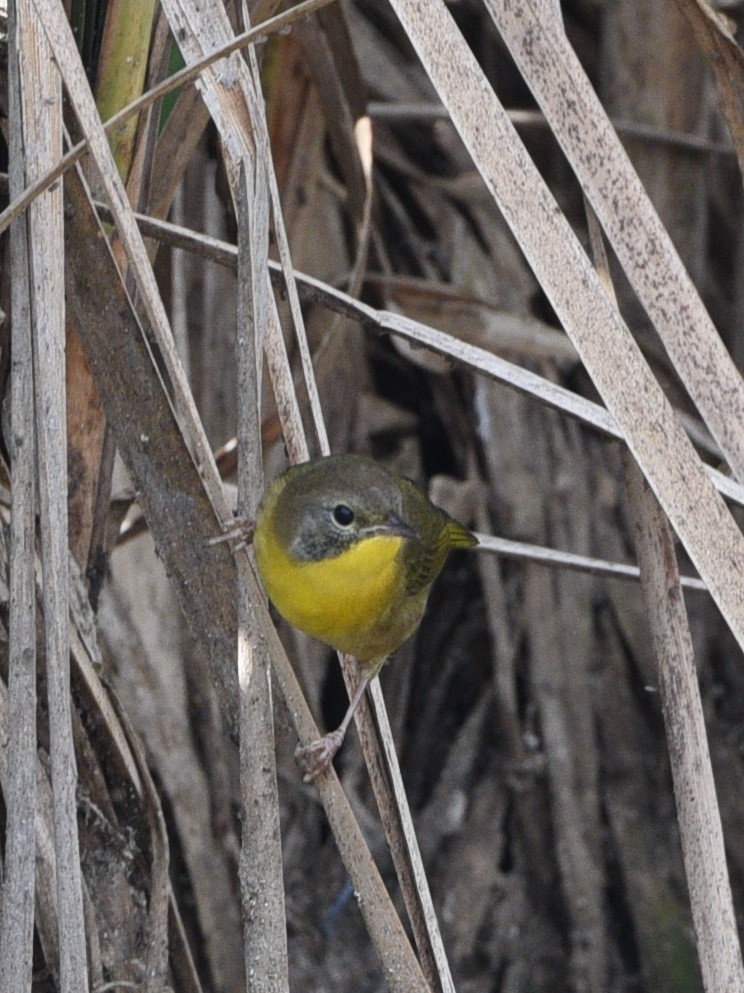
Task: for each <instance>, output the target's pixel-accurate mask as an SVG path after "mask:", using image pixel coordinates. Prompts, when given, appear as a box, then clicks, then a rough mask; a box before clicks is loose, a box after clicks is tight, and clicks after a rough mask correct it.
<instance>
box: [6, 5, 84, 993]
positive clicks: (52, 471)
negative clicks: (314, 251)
mask: <svg viewBox="0 0 744 993" xmlns="http://www.w3.org/2000/svg"><path fill="white" fill-rule="evenodd" d="M17 13H18V28H19V33H18V36H17V37H18V40H19V45H20V46H21V51H22V52H23V53H24V57H23V58H21V59H20V74H19V76H20V103H21V112H22V129H23V131H22V133H23V142H24V148H23V151H24V161H25V163H26V168H27V169H28V171H29V173H30V174H31V176H32V177H34V178H35V177H37V176H39V175H41V174H42V173H43V172H44V170H45V169H47V168H48V167H49V165H50V163H52V162H54V161H56V159H57V158H58V157H59V155H60V154H61V151H62V90H61V85H60V78H59V74H58V71H57V67H56V66H55V65H54V62H53V60H52V52H51V49H50V47H49V45H48V44H47V41H46V39H45V38H44V34H43V32H42V30H41V27H40V25H39V23H38V21H37V19H36V17H35V16H34V10H33V6H32V4H31V3H21V4H19V6H18V12H17ZM62 228H63V225H62V191H61V189H59V190H56V191H54V192H51V193H49V194H48V195H47V196H46V197H44V199H43V200H40V201H38V202H37V203H35V204H34V205H33V207H32V208H31V210H30V212H29V217H28V247H29V259H30V263H31V272H32V282H31V286H30V292H31V297H30V309H31V316H32V321H31V328H32V342H33V364H34V389H35V394H36V396H35V417H36V439H37V451H38V462H37V471H38V483H39V508H40V530H41V554H42V564H43V572H44V580H45V581H44V630H45V647H46V671H47V695H48V706H49V735H50V753H51V767H52V792H53V800H54V837H55V856H56V864H57V902H58V922H59V953H60V986H61V989H62V991H63V993H72V991H73V990H79V991H85V990H86V989H87V988H88V967H87V956H86V945H85V925H84V915H83V886H82V873H81V867H80V848H79V842H78V824H77V799H76V792H75V791H76V783H77V770H76V762H75V751H74V746H73V739H72V713H71V704H70V668H69V667H70V648H69V633H68V628H69V605H68V604H69V583H68V571H67V555H68V552H67V457H66V456H67V440H66V417H65V415H66V410H65V379H64V376H65V372H64V351H65V307H64V280H63V273H64V267H63V264H62V259H63V245H64V242H63V230H62Z"/></svg>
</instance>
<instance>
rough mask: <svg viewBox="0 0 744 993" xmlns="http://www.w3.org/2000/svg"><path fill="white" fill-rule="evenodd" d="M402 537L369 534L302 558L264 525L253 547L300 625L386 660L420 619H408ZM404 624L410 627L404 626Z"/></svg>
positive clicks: (363, 657) (266, 579) (273, 592)
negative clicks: (313, 558)
mask: <svg viewBox="0 0 744 993" xmlns="http://www.w3.org/2000/svg"><path fill="white" fill-rule="evenodd" d="M402 541H403V540H402V539H401V538H399V537H394V536H391V535H374V536H372V537H368V538H365V539H363V540H361V541H359V542H357V543H356V544H355V545H353V546H352V547H351V548H349V549H348V550H347V551H345V552H342V554H340V555H337V556H334V557H333V558H328V559H321V560H320V561H317V562H299V561H297V560H296V559H294V558H292V557H291V556H290V555H289V554H288V553H287V552H286V551H285V550H284V549H283V548H282V547H281V545H280V544H279V542H278V541H277V540H276V536H275V534H274V533H273V528H271V527H270V526H268V527H266V528H259V529H258V531H257V532H256V536H255V540H254V547H255V550H256V561H257V564H258V568H259V572H260V573H261V578H262V580H263V583H264V586H265V587H266V592H267V593H268V595H269V597H270V599H271V601H272V603H273V604H274V606H275V607H276V608H277V610H278V611H279V613H280V614H281V615H282V616H283V617H284V618H286V620H288V621H289V622H290V624H293V625H294V626H295V627H297V628H299V629H300V630H301V631H304V632H305V633H306V634H309V635H312V637H314V638H318V639H320V640H321V641H324V642H325V643H326V644H328V645H331V646H332V647H333V648H336V649H338V650H339V651H342V652H349V653H350V654H351V655H355V656H356V657H357V658H358V659H360V661H363V662H365V661H366V662H371V661H382V659H384V658H385V657H386V656H387V655H389V654H390V652H391V651H392V650H393V649H394V648H396V647H397V646H398V645H399V644H400V642H401V641H402V640H403V638H404V637H406V636H407V635H408V634H409V633H410V631H409V630H408V628H410V629H411V630H412V628H413V627H414V626H415V623H417V621H418V618H419V617H420V611H418V610H417V611H416V613H417V615H418V616H417V617H416V619H415V621H414V622H413V624H411V623H409V621H408V617H407V615H408V609H407V605H406V604H405V600H406V597H405V581H404V576H403V568H402V565H401V563H400V561H399V560H398V553H399V551H400V548H401V545H402ZM401 626H403V628H405V630H401Z"/></svg>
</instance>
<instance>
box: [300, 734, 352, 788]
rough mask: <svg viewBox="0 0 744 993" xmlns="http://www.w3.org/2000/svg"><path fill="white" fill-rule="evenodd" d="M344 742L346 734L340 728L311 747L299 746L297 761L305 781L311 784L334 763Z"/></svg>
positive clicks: (314, 742) (319, 739) (311, 744)
mask: <svg viewBox="0 0 744 993" xmlns="http://www.w3.org/2000/svg"><path fill="white" fill-rule="evenodd" d="M343 740H344V732H343V731H342V730H341V729H340V728H338V729H337V730H335V731H331V732H329V733H328V734H326V735H323V737H322V738H318V740H317V741H313V742H311V743H310V744H309V745H305V746H304V747H303V746H302V745H298V746H297V748H296V749H295V760H296V762H297V764H298V765H299V767H300V769H301V771H302V773H303V776H302V778H303V780H304V781H305V782H306V783H311V782H312V781H313V780H314V779H315V777H316V776H318V775H319V774H320V773H321V772H323V771H324V770H325V769H327V768H328V766H329V765H330V764H331V762H332V761H333V756H334V755H335V754H336V752H337V751H338V750H339V748H340V747H341V743H342V742H343Z"/></svg>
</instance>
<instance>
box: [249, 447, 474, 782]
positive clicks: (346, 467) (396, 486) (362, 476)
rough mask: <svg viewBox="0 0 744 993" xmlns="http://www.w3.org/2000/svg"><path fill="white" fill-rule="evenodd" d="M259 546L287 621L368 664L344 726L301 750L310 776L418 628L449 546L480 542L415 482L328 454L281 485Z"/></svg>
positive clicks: (261, 524) (261, 513)
mask: <svg viewBox="0 0 744 993" xmlns="http://www.w3.org/2000/svg"><path fill="white" fill-rule="evenodd" d="M253 543H254V547H255V551H256V563H257V565H258V571H259V573H260V576H261V579H262V581H263V584H264V586H265V587H266V592H267V593H268V595H269V598H270V599H271V601H272V603H273V604H274V606H275V607H276V609H277V610H278V611H279V613H280V614H281V615H282V617H284V618H285V619H286V620H288V621H289V622H290V624H293V625H294V626H295V627H296V628H299V629H300V631H304V632H305V633H306V634H309V635H312V637H314V638H318V639H319V640H320V641H323V642H325V643H326V644H327V645H330V646H331V647H332V648H335V649H337V650H338V651H341V652H347V653H349V654H350V655H353V656H355V657H356V659H357V660H358V662H359V665H360V668H361V674H362V678H361V680H360V682H359V685H358V687H357V690H356V692H355V694H354V697H353V699H352V700H351V702H350V704H349V708H348V710H347V711H346V714H345V716H344V719H343V721H342V722H341V724H340V726H339V727H338V728H337V729H336V730H335V731H332V732H331V733H330V734H327V735H325V736H324V737H323V738H320V739H319V740H318V741H315V742H313V743H312V744H311V745H309V746H307V747H306V748H298V750H297V753H296V754H297V758H298V760H299V762H300V764H301V766H302V768H303V771H304V772H305V779H306V780H310V779H313V778H314V777H315V776H316V775H318V773H320V772H321V771H322V770H323V769H325V768H327V766H328V765H329V764H330V762H331V761H332V759H333V756H334V755H335V754H336V752H337V751H338V749H339V748H340V747H341V743H342V742H343V739H344V735H345V733H346V729H347V727H348V725H349V722H350V721H351V718H352V716H353V714H354V711H355V709H356V707H357V704H358V703H359V701H360V699H361V697H362V694H363V693H364V690H365V688H366V686H367V684H368V683H369V681H370V680H371V679H372V678H373V677H374V676H376V675H377V673H378V672H379V671H380V669H381V667H382V665H383V663H384V662H385V660H386V659H387V658H388V656H389V655H390V654H391V653H392V652H393V651H395V649H396V648H397V647H398V646H399V645H400V644H401V643H402V642H404V641H405V640H406V638H408V637H409V636H410V635H411V634H413V632H414V631H415V630H416V628H417V627H418V625H419V623H420V621H421V618H422V616H423V613H424V609H425V607H426V600H427V597H428V595H429V590H430V589H431V585H432V583H433V582H434V580H435V579H436V578H437V576H438V575H439V573H440V572H441V569H442V566H443V565H444V562H445V559H446V558H447V554H448V552H449V551H450V549H452V548H468V547H471V546H473V545H476V544H477V543H478V542H477V539H476V538H475V536H474V535H472V534H471V533H470V532H469V531H468V530H467V529H466V528H464V527H463V526H462V525H461V524H458V523H457V521H455V520H454V519H453V518H452V517H450V516H449V515H448V514H447V513H445V511H443V510H441V509H440V508H439V507H436V506H435V505H434V504H433V503H432V502H431V501H430V500H429V498H428V497H427V496H426V495H425V494H424V493H422V492H421V490H420V489H419V488H418V487H417V486H415V485H414V484H413V483H412V482H411V481H410V480H408V479H404V478H403V477H402V476H398V475H396V474H395V473H394V472H391V471H390V470H389V469H387V468H385V466H382V465H380V464H379V463H378V462H375V461H374V460H373V459H369V458H365V457H364V456H361V455H331V456H328V457H326V458H319V459H313V460H312V461H310V462H304V463H302V464H301V465H296V466H293V467H292V468H290V469H288V470H287V471H286V472H284V473H282V474H281V475H280V476H279V477H278V478H277V479H276V480H274V482H273V483H272V484H271V485H270V486H269V487H268V489H267V491H266V493H265V494H264V497H263V499H262V501H261V504H260V506H259V509H258V515H257V519H256V527H255V533H254V538H253Z"/></svg>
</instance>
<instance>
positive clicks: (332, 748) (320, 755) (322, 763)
mask: <svg viewBox="0 0 744 993" xmlns="http://www.w3.org/2000/svg"><path fill="white" fill-rule="evenodd" d="M374 675H375V670H374V669H372V670H369V671H367V672H365V673H364V674H363V676H362V678H361V679H360V680H359V683H358V684H357V688H356V689H355V690H354V696H353V697H352V698H351V701H350V703H349V706H348V708H347V711H346V713H345V714H344V719H343V720H342V721H341V723H340V724H339V726H338V727H337V728H336V730H335V731H330V732H329V733H328V734H325V735H323V737H322V738H318V740H317V741H313V742H311V743H310V744H309V745H305V746H304V747H303V746H302V745H298V746H297V749H296V750H295V759H296V760H297V764H298V765H299V767H300V769H301V770H302V772H303V773H304V775H303V777H302V778H303V779H304V781H305V782H306V783H311V782H312V781H313V779H315V777H316V776H317V775H318V774H319V773H321V772H323V770H324V769H327V768H328V766H329V765H330V764H331V762H332V761H333V756H334V755H335V754H336V752H337V751H338V750H339V748H340V747H341V745H342V744H343V740H344V736H345V735H346V729H347V728H348V726H349V724H350V723H351V718H352V717H353V716H354V711H355V710H356V709H357V707H358V706H359V701H360V700H361V699H362V697H363V696H364V691H365V690H366V689H367V686H368V684H369V681H370V679H372V677H373V676H374Z"/></svg>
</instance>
